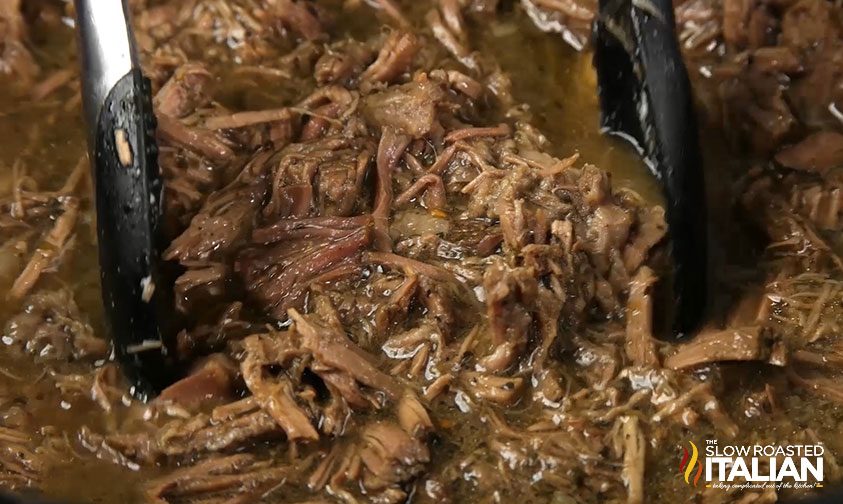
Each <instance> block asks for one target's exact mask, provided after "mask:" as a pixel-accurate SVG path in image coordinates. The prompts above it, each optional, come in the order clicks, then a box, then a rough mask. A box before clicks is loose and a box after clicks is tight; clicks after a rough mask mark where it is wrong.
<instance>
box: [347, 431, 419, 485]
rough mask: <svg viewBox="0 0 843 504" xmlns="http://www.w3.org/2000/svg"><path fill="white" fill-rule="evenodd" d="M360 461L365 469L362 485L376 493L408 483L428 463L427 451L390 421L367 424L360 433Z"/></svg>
mask: <svg viewBox="0 0 843 504" xmlns="http://www.w3.org/2000/svg"><path fill="white" fill-rule="evenodd" d="M362 436H363V439H362V448H361V450H360V459H361V461H362V462H363V465H364V466H365V467H366V473H365V475H364V476H363V484H364V485H365V486H366V488H368V489H370V490H380V489H384V488H387V487H389V486H393V485H398V484H401V483H404V482H407V481H409V480H411V479H412V478H414V477H416V476H418V475H419V474H421V472H422V471H423V470H424V467H425V465H426V464H427V463H428V462H430V451H429V450H428V448H427V446H425V445H424V443H422V442H421V441H418V440H417V439H415V438H413V437H411V436H410V435H409V434H407V433H406V432H404V430H402V429H401V428H400V427H399V426H398V425H395V424H394V423H391V422H376V423H373V424H369V425H368V426H366V427H365V428H364V430H363V435H362Z"/></svg>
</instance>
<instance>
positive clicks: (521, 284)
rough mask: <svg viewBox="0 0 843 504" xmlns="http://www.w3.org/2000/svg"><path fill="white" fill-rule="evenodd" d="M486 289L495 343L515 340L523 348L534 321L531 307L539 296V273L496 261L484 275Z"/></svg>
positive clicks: (487, 307) (487, 314) (488, 315)
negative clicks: (511, 267)
mask: <svg viewBox="0 0 843 504" xmlns="http://www.w3.org/2000/svg"><path fill="white" fill-rule="evenodd" d="M483 288H484V289H485V291H486V316H487V317H488V318H489V325H490V327H491V340H492V344H493V345H495V346H497V345H503V344H505V343H512V344H514V345H515V346H516V347H517V348H523V346H524V345H525V344H526V343H527V338H528V337H529V332H530V326H531V324H532V322H533V316H532V314H531V307H533V306H534V304H535V302H536V297H537V295H538V283H537V282H536V277H535V272H534V271H532V270H531V269H529V268H513V269H510V268H507V267H506V266H504V265H502V264H496V265H493V266H491V267H489V268H488V269H487V270H486V273H485V274H484V275H483Z"/></svg>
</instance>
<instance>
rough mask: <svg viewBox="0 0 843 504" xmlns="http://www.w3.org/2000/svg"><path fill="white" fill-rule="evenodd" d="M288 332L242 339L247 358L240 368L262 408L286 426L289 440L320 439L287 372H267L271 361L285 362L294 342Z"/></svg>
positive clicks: (284, 427) (275, 363) (283, 426)
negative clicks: (274, 373) (299, 400)
mask: <svg viewBox="0 0 843 504" xmlns="http://www.w3.org/2000/svg"><path fill="white" fill-rule="evenodd" d="M288 337H289V335H286V334H279V335H277V339H279V340H280V341H273V338H272V335H269V336H260V335H254V336H250V337H248V338H246V339H245V340H243V347H244V352H245V355H246V356H245V358H244V359H243V361H242V363H241V372H242V373H243V379H244V380H245V382H246V386H247V387H249V390H250V391H251V392H252V394H253V396H254V397H255V400H256V401H257V402H258V404H260V405H261V408H262V409H263V410H264V411H266V412H267V413H269V414H270V415H271V416H272V418H274V419H275V421H276V422H278V425H280V426H281V428H282V429H284V432H285V433H286V434H287V439H290V440H299V439H302V440H311V441H312V440H317V439H319V434H318V433H317V432H316V429H315V428H314V427H313V425H311V422H310V418H309V416H308V414H307V412H305V411H304V410H303V409H302V408H301V406H299V405H298V404H297V402H296V399H295V397H294V395H293V386H292V383H291V382H290V380H289V378H287V377H285V376H284V375H278V376H275V377H270V376H267V373H266V372H265V368H266V367H268V366H271V365H283V364H284V363H285V361H286V360H287V359H289V357H290V355H291V354H294V352H295V350H294V348H295V347H294V345H293V344H291V342H290V341H289V340H287V339H286V338H288Z"/></svg>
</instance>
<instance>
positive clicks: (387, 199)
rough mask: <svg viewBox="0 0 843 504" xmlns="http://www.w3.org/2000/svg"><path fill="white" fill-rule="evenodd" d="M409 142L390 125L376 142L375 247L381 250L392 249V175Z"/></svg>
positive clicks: (406, 137)
mask: <svg viewBox="0 0 843 504" xmlns="http://www.w3.org/2000/svg"><path fill="white" fill-rule="evenodd" d="M409 144H410V137H408V136H407V135H405V134H402V133H400V132H399V131H398V130H396V129H395V128H392V127H389V126H387V127H385V128H384V129H383V134H382V135H381V140H380V143H379V144H378V154H377V160H376V164H377V171H376V174H377V178H376V181H375V207H374V209H373V210H372V217H373V218H374V223H375V247H376V248H377V249H378V250H381V251H390V250H392V240H391V239H390V237H389V215H390V212H391V209H392V198H393V193H392V176H393V172H394V170H395V167H396V165H397V163H398V160H399V159H400V158H401V156H403V155H404V151H405V150H406V149H407V146H408V145H409Z"/></svg>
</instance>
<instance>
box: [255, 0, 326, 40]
mask: <svg viewBox="0 0 843 504" xmlns="http://www.w3.org/2000/svg"><path fill="white" fill-rule="evenodd" d="M267 5H268V7H269V9H268V10H269V13H270V15H272V16H275V17H276V18H277V19H278V20H279V21H280V22H281V23H282V24H283V25H284V26H285V27H286V28H288V29H290V30H293V31H294V32H296V33H298V34H299V35H301V36H302V37H304V38H305V39H307V40H316V39H319V38H322V37H323V35H324V34H325V28H324V26H323V25H322V21H321V20H320V18H319V15H320V13H319V10H318V8H317V6H316V4H315V2H311V1H310V0H269V1H268V2H267Z"/></svg>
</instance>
